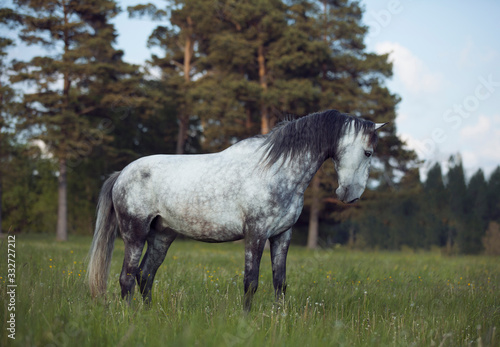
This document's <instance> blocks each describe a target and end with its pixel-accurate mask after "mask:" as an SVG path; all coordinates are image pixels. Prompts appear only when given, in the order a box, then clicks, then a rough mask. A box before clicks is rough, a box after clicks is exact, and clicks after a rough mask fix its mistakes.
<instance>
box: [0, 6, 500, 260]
mask: <svg viewBox="0 0 500 347" xmlns="http://www.w3.org/2000/svg"><path fill="white" fill-rule="evenodd" d="M123 11H127V12H128V15H129V17H130V18H137V17H140V18H147V19H149V20H151V21H155V22H157V23H158V26H157V27H156V28H155V29H154V30H153V32H152V33H151V35H150V36H149V38H148V42H147V44H148V46H149V47H155V52H161V53H156V54H152V55H151V57H150V59H149V61H148V62H147V64H145V65H144V66H137V65H133V64H129V63H127V62H126V61H124V60H123V51H121V50H119V49H117V48H116V47H115V41H116V38H117V35H118V33H117V32H116V30H115V28H114V25H113V24H112V19H113V18H114V17H115V16H116V15H118V14H119V13H121V12H123ZM362 16H363V8H362V5H361V4H360V2H358V1H351V0H323V1H313V0H300V1H299V0H296V1H294V0H289V1H285V0H268V1H250V0H242V1H235V0H220V1H219V0H214V1H204V0H167V1H165V2H164V6H163V7H161V8H159V7H156V6H155V5H153V4H150V3H148V4H140V5H136V6H133V7H128V8H126V9H122V8H120V6H119V4H118V3H117V2H116V1H112V0H95V1H92V2H83V1H71V0H37V1H34V0H33V1H31V0H15V1H13V2H12V3H11V4H10V5H9V6H7V7H4V8H1V9H0V23H1V24H0V25H1V29H2V32H3V33H9V35H6V34H3V35H1V36H0V59H1V60H0V64H1V74H2V75H1V76H0V82H1V85H0V88H1V95H2V96H1V109H0V113H1V118H0V127H1V131H0V163H1V166H0V196H1V199H0V200H1V202H2V204H1V210H0V217H1V218H2V219H1V223H0V225H1V227H2V229H3V231H4V232H6V231H10V232H53V231H54V232H55V233H56V235H57V238H58V239H59V240H65V239H66V238H67V234H68V233H82V234H92V232H93V230H92V229H93V224H94V218H95V206H96V202H97V196H98V194H99V189H100V186H101V185H102V183H103V181H104V180H105V178H106V177H107V175H109V174H110V173H112V172H113V171H117V170H121V169H122V168H123V167H124V166H125V165H127V164H128V163H130V162H131V161H133V160H134V159H136V158H139V157H141V156H145V155H150V154H157V153H171V154H189V153H207V152H214V151H219V150H222V149H224V148H227V147H228V146H230V145H232V144H234V143H236V142H237V141H239V140H241V139H244V138H247V137H249V136H254V135H257V134H263V133H267V132H268V131H269V130H270V129H271V128H272V127H273V126H274V125H275V124H276V123H277V122H279V121H280V120H281V119H283V118H284V117H287V116H289V115H290V114H293V115H295V117H300V116H303V115H306V114H308V113H312V112H316V111H320V110H325V109H337V110H339V111H341V112H344V113H350V114H353V115H356V116H362V117H363V118H366V119H369V120H372V121H374V122H389V125H388V126H386V127H384V128H383V129H382V131H381V132H380V141H379V144H378V147H377V150H376V158H374V163H373V166H374V168H373V170H372V172H371V177H370V187H371V189H369V190H367V191H366V192H365V194H364V196H363V200H362V201H361V202H360V203H359V204H356V205H352V206H347V205H342V204H340V203H339V202H338V200H336V199H335V197H334V190H335V184H336V183H335V181H336V180H335V173H334V170H333V165H331V163H327V164H325V165H324V167H323V168H322V169H321V170H320V171H319V173H318V175H316V177H315V178H314V179H313V181H312V183H311V187H310V189H309V190H308V192H307V193H306V205H305V208H304V211H303V213H302V215H301V217H300V219H299V222H298V223H297V227H296V231H295V236H294V237H295V242H298V243H304V244H306V243H307V245H308V246H309V247H315V246H317V245H318V244H319V245H331V244H334V243H335V244H346V245H349V246H350V247H357V248H384V249H399V248H401V247H404V246H407V247H412V248H423V249H428V248H430V247H431V246H438V247H442V248H443V249H445V250H447V251H448V252H461V253H478V252H482V251H484V250H486V251H488V252H491V250H492V249H494V247H493V248H492V247H490V245H495V242H498V241H495V240H497V239H498V238H499V236H498V235H499V234H500V231H498V224H495V223H496V222H500V216H499V209H500V202H499V197H500V191H499V189H500V183H499V182H500V177H499V175H500V169H497V170H496V171H495V172H494V173H493V174H492V175H491V177H489V178H488V179H486V178H485V177H484V175H483V173H482V171H478V172H477V173H476V174H475V175H474V176H473V177H472V178H471V179H470V181H469V182H466V180H465V176H464V172H463V168H462V164H461V162H460V160H458V159H457V158H458V157H457V156H455V157H454V159H453V160H450V164H449V168H448V171H447V173H446V175H445V176H443V174H442V173H441V168H440V167H439V166H436V167H434V168H433V169H432V170H431V171H430V172H429V174H428V175H427V179H426V180H425V182H421V180H420V177H419V176H418V166H419V161H418V158H417V156H416V154H415V153H414V152H413V151H411V150H409V149H408V148H407V147H406V146H405V144H404V142H403V141H401V139H399V138H398V137H397V136H396V127H395V118H396V106H397V104H398V102H399V101H400V99H399V97H398V96H397V95H396V94H393V93H391V91H389V90H388V89H387V87H386V85H385V81H386V80H387V79H388V78H390V77H391V76H392V65H391V63H390V62H389V61H388V56H387V55H377V54H374V53H372V52H368V51H367V50H366V47H365V44H364V40H365V36H366V34H367V28H366V27H365V26H364V25H363V23H362ZM131 25H133V24H132V21H131ZM19 42H23V43H24V44H27V45H35V46H39V47H41V48H43V52H44V54H43V55H40V56H35V57H32V58H30V59H29V60H13V61H8V59H7V53H8V52H9V50H10V49H13V47H15V45H16V43H17V44H18V43H19ZM137 45H138V46H140V43H137ZM495 192H496V194H495ZM485 245H487V246H486V248H485ZM488 247H489V248H488ZM493 252H494V251H493Z"/></svg>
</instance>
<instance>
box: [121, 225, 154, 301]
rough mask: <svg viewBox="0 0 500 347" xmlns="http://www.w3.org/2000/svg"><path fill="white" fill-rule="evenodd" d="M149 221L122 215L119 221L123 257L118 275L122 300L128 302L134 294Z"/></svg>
mask: <svg viewBox="0 0 500 347" xmlns="http://www.w3.org/2000/svg"><path fill="white" fill-rule="evenodd" d="M150 224H151V220H147V219H139V218H134V217H131V216H127V215H122V216H121V218H120V219H119V225H120V231H121V235H122V238H123V242H124V243H125V257H124V259H123V267H122V272H121V274H120V287H121V290H122V298H123V299H127V300H128V302H129V303H130V301H131V300H132V296H133V294H134V286H135V277H136V275H137V272H138V271H139V261H140V260H141V255H142V250H143V249H144V245H145V243H146V237H147V236H148V233H149V226H150Z"/></svg>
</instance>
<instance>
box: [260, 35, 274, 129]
mask: <svg viewBox="0 0 500 347" xmlns="http://www.w3.org/2000/svg"><path fill="white" fill-rule="evenodd" d="M257 62H258V63H259V83H260V86H261V88H262V94H265V93H266V91H267V72H266V58H265V56H264V46H263V45H260V46H259V48H258V50H257ZM260 117H261V118H260V119H261V124H260V129H261V131H260V132H261V134H267V133H268V132H269V130H270V128H271V126H270V120H269V107H268V106H267V105H266V102H265V101H262V102H261V108H260Z"/></svg>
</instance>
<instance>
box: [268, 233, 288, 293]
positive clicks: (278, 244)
mask: <svg viewBox="0 0 500 347" xmlns="http://www.w3.org/2000/svg"><path fill="white" fill-rule="evenodd" d="M291 238H292V229H291V228H290V229H288V230H287V231H285V232H284V233H281V234H279V235H276V236H274V237H271V238H270V239H269V241H270V243H271V264H272V266H273V285H274V293H275V294H276V300H279V299H280V297H281V295H282V294H283V295H285V292H286V256H287V254H288V247H289V246H290V239H291Z"/></svg>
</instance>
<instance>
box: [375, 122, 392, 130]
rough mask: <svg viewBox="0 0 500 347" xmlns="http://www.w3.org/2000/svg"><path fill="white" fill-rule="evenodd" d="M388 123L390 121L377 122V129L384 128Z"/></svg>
mask: <svg viewBox="0 0 500 347" xmlns="http://www.w3.org/2000/svg"><path fill="white" fill-rule="evenodd" d="M386 124H389V122H386V123H375V130H378V129H380V128H382V127H383V126H384V125H386Z"/></svg>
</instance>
